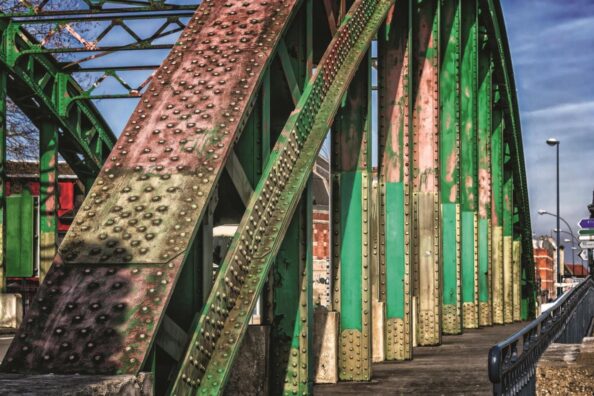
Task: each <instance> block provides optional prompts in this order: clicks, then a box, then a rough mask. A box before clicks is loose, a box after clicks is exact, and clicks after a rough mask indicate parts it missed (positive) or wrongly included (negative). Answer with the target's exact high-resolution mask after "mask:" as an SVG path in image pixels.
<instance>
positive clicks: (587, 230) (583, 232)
mask: <svg viewBox="0 0 594 396" xmlns="http://www.w3.org/2000/svg"><path fill="white" fill-rule="evenodd" d="M578 234H580V235H594V228H581V229H579V230H578Z"/></svg>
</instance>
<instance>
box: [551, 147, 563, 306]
mask: <svg viewBox="0 0 594 396" xmlns="http://www.w3.org/2000/svg"><path fill="white" fill-rule="evenodd" d="M547 144H548V145H549V146H551V147H552V146H555V147H556V148H557V283H558V284H561V254H560V252H561V251H560V246H561V241H560V239H561V233H560V232H559V230H560V229H561V226H560V224H559V221H560V219H561V217H560V213H559V145H560V144H561V142H560V141H559V140H557V139H555V138H549V139H547ZM562 290H563V289H562V288H561V286H559V287H557V298H559V297H560V296H561V293H562Z"/></svg>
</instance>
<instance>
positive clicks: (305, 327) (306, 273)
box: [270, 179, 313, 395]
mask: <svg viewBox="0 0 594 396" xmlns="http://www.w3.org/2000/svg"><path fill="white" fill-rule="evenodd" d="M312 201H313V197H312V189H311V179H310V181H309V183H308V187H307V188H306V191H305V193H304V194H303V198H302V199H301V202H300V203H299V206H298V207H297V210H296V212H295V213H296V215H295V217H294V218H293V221H292V223H291V225H290V226H289V229H288V230H287V233H286V235H285V239H284V241H283V244H282V246H281V248H280V250H279V253H278V255H277V259H276V261H275V264H274V268H273V279H274V280H273V287H274V304H273V315H274V316H273V321H272V326H273V327H272V329H271V337H272V338H271V342H270V351H271V365H270V373H271V382H270V393H271V394H273V395H280V394H300V395H302V394H311V393H312V389H311V385H312V382H311V381H312V379H313V376H312V374H311V370H312V365H311V362H310V361H309V358H310V357H311V356H313V350H312V345H311V340H312V332H311V323H312V317H311V313H312V312H313V306H312V305H313V295H312V286H311V281H312V273H311V272H312V265H313V263H312V227H311V225H312Z"/></svg>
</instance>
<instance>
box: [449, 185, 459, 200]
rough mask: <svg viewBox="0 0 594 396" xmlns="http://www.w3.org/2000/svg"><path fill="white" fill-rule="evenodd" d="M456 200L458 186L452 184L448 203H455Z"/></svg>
mask: <svg viewBox="0 0 594 396" xmlns="http://www.w3.org/2000/svg"><path fill="white" fill-rule="evenodd" d="M457 198H458V185H457V184H454V185H453V186H452V188H451V189H450V202H456V199H457Z"/></svg>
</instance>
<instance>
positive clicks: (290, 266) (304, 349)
mask: <svg viewBox="0 0 594 396" xmlns="http://www.w3.org/2000/svg"><path fill="white" fill-rule="evenodd" d="M312 17H313V3H312V0H307V1H306V2H304V5H303V6H302V8H301V10H300V11H299V13H298V14H297V16H296V17H295V20H296V22H294V23H293V25H292V28H291V30H290V31H289V32H287V34H286V36H285V38H284V43H285V44H286V47H287V51H286V53H285V52H284V51H279V59H280V61H281V64H283V66H284V68H283V71H284V75H285V77H286V76H287V71H289V70H291V72H292V73H293V75H294V77H295V81H294V84H295V85H294V86H293V87H289V89H293V90H295V89H296V90H297V91H299V92H301V91H302V90H303V87H304V86H305V84H306V83H307V81H308V80H309V78H310V76H311V72H312V69H311V67H312V55H313V52H312V48H313V47H312V46H313V43H312V27H313V26H312ZM291 72H289V73H291ZM289 84H290V83H289ZM266 87H267V89H268V93H266V92H265V91H264V90H263V93H262V105H263V107H262V110H263V112H262V116H263V122H262V124H263V125H266V124H270V123H271V122H273V121H275V122H274V123H275V125H276V124H277V122H276V120H273V118H275V119H278V121H284V119H283V120H281V119H280V115H278V116H277V115H273V114H271V113H270V106H271V103H270V102H271V99H272V98H273V97H274V95H275V94H276V93H277V92H279V91H278V89H274V90H272V92H270V89H271V87H270V80H268V81H265V85H264V88H265V89H266ZM271 95H273V96H271ZM297 99H298V98H297ZM273 100H274V99H273ZM281 125H282V124H281ZM265 129H267V130H268V135H269V137H267V138H266V137H264V136H263V137H262V141H266V140H267V139H268V141H270V143H273V137H272V136H270V134H271V132H272V131H271V130H270V127H269V126H268V127H267V128H265ZM262 149H263V150H264V151H265V154H263V158H264V159H266V157H267V156H268V153H269V152H270V147H269V146H268V147H262ZM262 165H263V166H265V165H266V161H264V162H262ZM311 181H312V178H311V177H310V179H309V182H308V184H307V187H306V188H305V191H304V193H303V195H302V197H301V201H300V203H299V205H298V207H297V209H296V211H295V215H294V216H293V220H292V222H291V224H290V225H289V228H288V229H287V233H286V235H285V238H284V240H283V243H282V245H281V247H280V250H279V253H278V255H277V257H276V260H275V263H274V266H273V267H272V276H271V277H270V282H271V283H272V297H273V302H272V307H271V308H272V318H271V320H270V324H271V333H270V334H271V339H270V366H269V367H270V394H273V395H280V394H285V395H288V394H300V395H305V394H312V393H313V388H312V385H313V360H312V359H313V353H314V351H313V329H312V327H313V284H312V279H313V272H312V271H313V252H312V247H313V245H312V243H313V239H312V233H313V218H312V216H313V208H312V204H313V195H312V194H313V192H312V187H311V185H312V183H311Z"/></svg>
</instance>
